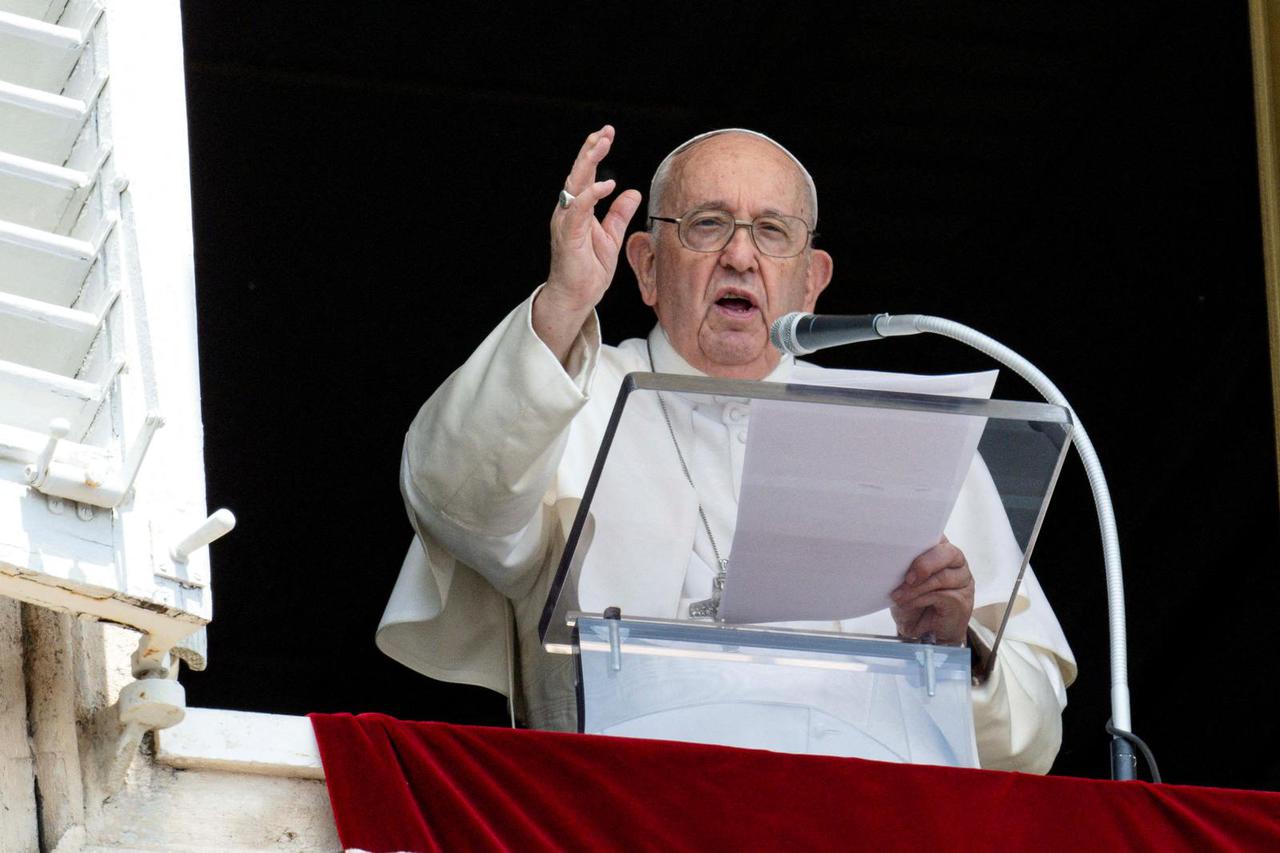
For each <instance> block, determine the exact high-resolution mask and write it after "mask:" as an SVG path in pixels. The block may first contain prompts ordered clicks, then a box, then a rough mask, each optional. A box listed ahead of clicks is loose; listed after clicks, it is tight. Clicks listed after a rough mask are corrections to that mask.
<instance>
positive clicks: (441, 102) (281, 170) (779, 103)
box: [183, 0, 1280, 789]
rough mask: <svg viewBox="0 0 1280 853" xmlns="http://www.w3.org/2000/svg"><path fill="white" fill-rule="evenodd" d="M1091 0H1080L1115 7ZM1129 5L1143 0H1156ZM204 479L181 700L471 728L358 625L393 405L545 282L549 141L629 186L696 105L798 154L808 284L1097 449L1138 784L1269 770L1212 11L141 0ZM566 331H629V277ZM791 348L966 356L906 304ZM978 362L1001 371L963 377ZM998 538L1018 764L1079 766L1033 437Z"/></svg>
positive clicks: (1268, 468)
mask: <svg viewBox="0 0 1280 853" xmlns="http://www.w3.org/2000/svg"><path fill="white" fill-rule="evenodd" d="M1122 6H1123V7H1124V8H1121V7H1122ZM1157 9H1158V11H1157ZM183 17H184V27H185V34H184V38H185V42H186V59H187V90H188V121H189V123H190V139H191V170H192V181H193V186H192V189H193V202H194V217H195V241H196V242H195V244H196V263H197V266H196V269H197V280H198V287H199V309H200V341H201V360H202V363H201V374H202V383H203V394H204V421H205V432H206V456H207V472H208V492H209V499H210V504H211V505H213V506H222V505H226V506H229V507H232V508H233V509H234V510H235V511H236V513H237V515H238V517H239V520H240V524H239V527H238V528H237V530H236V531H235V533H234V534H233V535H231V536H229V537H227V538H226V539H224V540H222V541H221V542H219V544H218V545H217V546H215V550H214V560H215V577H216V582H215V588H216V596H217V597H216V611H215V618H214V621H213V623H212V625H211V626H210V629H209V639H210V658H211V665H210V668H209V670H208V671H207V672H205V673H193V674H190V675H187V676H184V681H185V682H186V684H187V687H188V691H189V699H190V702H191V703H192V704H193V705H205V706H217V707H231V708H242V709H250V710H260V711H276V712H282V713H301V712H306V711H353V712H359V711H368V710H377V711H384V712H387V713H391V714H394V715H397V716H400V717H403V718H407V719H442V720H452V721H463V722H481V723H494V724H500V723H501V722H502V720H503V718H504V706H503V703H502V701H501V700H500V699H499V698H498V697H497V696H496V695H494V694H490V693H488V692H487V691H484V690H480V689H474V688H462V687H457V686H453V685H444V684H439V683H435V682H431V681H429V680H427V679H424V678H422V677H420V676H417V675H415V674H413V673H411V672H410V671H408V670H406V669H404V668H402V667H400V666H399V665H398V664H395V663H393V662H391V661H390V660H388V659H386V658H384V657H383V656H382V655H381V654H380V653H379V652H378V651H377V650H376V649H375V648H374V645H373V631H374V628H375V626H376V624H377V621H378V617H379V615H380V613H381V609H382V606H383V604H384V601H385V597H386V595H387V594H388V592H389V591H390V589H391V585H392V583H393V581H394V578H395V575H396V571H397V569H398V567H399V563H400V560H401V557H402V555H403V552H404V548H405V546H406V545H407V544H408V541H409V538H410V531H409V527H408V524H407V522H406V520H405V518H404V510H403V507H402V505H401V502H400V497H399V493H398V491H397V485H396V474H397V464H398V461H399V453H400V444H401V440H402V437H403V433H404V430H405V427H406V426H407V424H408V422H409V420H410V419H411V418H412V416H413V414H414V412H415V411H416V409H417V407H418V406H419V405H420V404H421V403H422V401H423V400H424V399H425V398H426V397H427V395H428V394H430V392H431V391H432V389H433V388H435V386H436V385H437V384H439V383H440V382H441V381H442V380H443V379H444V377H445V376H447V375H448V373H449V372H450V371H451V370H452V369H453V368H454V367H455V366H456V365H457V364H458V363H460V361H461V360H462V359H463V358H464V357H465V354H466V353H467V352H469V351H470V349H471V348H472V347H474V346H475V344H477V343H478V342H479V341H480V339H481V338H482V337H483V336H484V334H486V332H487V331H488V330H489V328H490V327H491V326H492V325H493V324H495V323H496V322H497V321H498V320H499V319H500V318H501V317H502V316H503V315H504V314H505V313H506V312H507V311H508V310H509V309H510V307H512V306H513V305H514V304H515V303H516V302H517V301H519V300H520V299H522V298H523V297H524V296H525V295H526V294H527V293H528V292H529V291H530V290H531V289H532V288H533V287H534V286H535V285H536V284H538V282H540V281H541V280H542V277H543V276H544V275H545V270H546V262H547V249H546V241H547V237H546V220H547V218H548V216H549V214H550V211H551V206H552V204H553V202H554V197H555V194H556V192H557V191H558V189H559V187H560V186H561V183H562V181H563V177H564V173H565V172H566V171H567V169H568V166H569V164H570V162H571V160H572V157H573V154H574V152H575V151H576V150H577V147H578V145H579V144H580V142H581V138H582V137H583V136H584V135H585V134H586V133H587V132H589V131H590V130H592V129H594V128H595V127H598V126H599V125H600V124H602V123H603V122H605V121H608V122H611V123H613V124H614V125H615V126H616V127H617V129H618V136H617V141H616V144H615V146H614V151H613V153H612V154H611V155H610V157H609V160H608V167H609V173H610V174H611V175H614V176H616V177H617V178H618V179H619V181H620V184H621V185H622V186H623V187H637V188H639V189H641V190H642V191H644V190H647V185H648V179H649V176H650V174H651V172H652V169H653V167H654V166H655V165H656V164H657V162H658V160H659V159H661V157H662V156H663V155H664V154H665V153H666V152H667V151H668V150H669V149H670V148H672V147H673V146H674V145H675V144H676V143H678V142H680V141H682V140H683V139H685V138H687V137H689V136H691V135H693V134H694V133H696V132H699V131H702V130H706V129H710V128H713V127H721V126H730V125H736V126H747V127H752V128H756V129H759V130H761V131H764V132H766V133H769V134H772V135H775V136H776V137H777V138H778V139H779V140H781V141H782V142H783V143H784V144H786V145H787V146H788V147H790V148H791V149H792V150H793V151H794V152H795V153H796V154H797V155H798V156H799V157H800V158H801V159H802V160H804V161H805V163H806V164H807V165H808V167H809V168H810V170H811V171H812V173H813V174H814V176H815V178H816V180H817V183H818V187H819V190H820V194H821V198H822V204H821V207H822V221H821V222H820V223H819V231H820V232H821V236H820V237H819V244H820V245H822V246H824V247H825V248H827V249H828V250H829V251H830V252H831V253H832V254H833V255H834V256H835V259H836V273H835V280H834V283H833V285H832V287H831V288H830V289H829V290H828V291H827V295H826V296H825V297H824V301H823V303H822V305H821V306H820V307H821V308H822V309H823V310H826V311H830V312H848V313H861V312H871V311H891V312H895V313H906V312H920V313H930V314H937V315H942V316H946V317H951V318H953V319H956V320H959V321H961V322H964V323H968V324H970V325H972V326H975V327H977V328H979V329H981V330H983V331H985V332H987V333H989V334H991V335H992V336H994V337H996V338H998V339H1000V340H1002V341H1004V342H1005V343H1007V344H1009V345H1010V346H1012V347H1013V348H1014V349H1016V350H1018V351H1020V352H1022V353H1024V354H1026V355H1027V356H1029V357H1030V358H1032V360H1034V361H1035V362H1037V363H1038V364H1039V365H1040V366H1041V367H1042V368H1043V369H1044V370H1045V371H1046V372H1047V373H1048V374H1049V375H1050V376H1051V377H1053V379H1054V380H1055V381H1056V382H1057V384H1058V385H1059V386H1060V387H1061V388H1062V389H1063V390H1064V391H1065V392H1066V393H1067V395H1068V396H1069V397H1070V398H1071V400H1072V402H1073V404H1074V405H1075V408H1076V409H1077V411H1078V412H1079V413H1080V415H1081V417H1082V418H1083V419H1084V421H1085V422H1086V424H1087V425H1088V426H1089V429H1090V433H1091V435H1092V437H1093V439H1094V442H1095V444H1096V445H1097V447H1098V450H1099V453H1100V455H1101V457H1102V460H1103V463H1104V464H1105V465H1106V470H1107V472H1108V476H1109V478H1110V480H1111V485H1112V490H1113V495H1114V499H1115V503H1116V506H1117V514H1118V518H1119V528H1120V536H1121V543H1122V545H1123V546H1124V553H1125V556H1126V561H1127V563H1126V567H1127V570H1128V575H1127V598H1128V602H1129V619H1130V630H1129V637H1130V644H1131V660H1130V668H1131V680H1132V688H1133V697H1134V699H1133V708H1134V718H1133V719H1134V726H1135V729H1136V730H1137V731H1138V733H1139V734H1141V735H1143V736H1144V737H1146V739H1147V740H1148V741H1149V742H1150V743H1151V745H1152V746H1153V747H1154V749H1155V750H1156V752H1157V755H1158V757H1159V758H1160V760H1161V765H1162V770H1163V771H1164V774H1165V777H1166V779H1167V780H1169V781H1174V782H1181V783H1195V784H1211V785H1225V786H1237V787H1250V788H1268V789H1280V758H1277V756H1278V755H1280V748H1278V747H1280V738H1278V737H1277V732H1276V728H1275V726H1274V725H1273V724H1272V720H1273V719H1274V710H1273V708H1274V706H1273V704H1272V699H1271V698H1270V697H1271V695H1272V692H1271V689H1272V685H1273V683H1274V681H1275V678H1274V672H1275V666H1274V663H1273V662H1272V661H1271V654H1270V648H1271V639H1272V637H1271V634H1272V630H1273V626H1274V623H1275V614H1276V600H1277V594H1278V593H1280V583H1278V582H1277V575H1276V553H1277V547H1276V546H1277V532H1278V527H1277V484H1276V474H1275V455H1274V443H1273V426H1272V420H1271V399H1270V384H1269V375H1268V353H1267V348H1266V318H1265V296H1264V285H1263V278H1262V271H1261V270H1262V265H1261V248H1260V236H1259V234H1260V230H1259V220H1258V216H1259V214H1258V186H1257V169H1256V153H1255V147H1254V146H1255V143H1254V125H1253V112H1252V90H1251V78H1250V58H1249V34H1248V22H1247V14H1246V4H1245V3H1243V2H1237V3H1216V2H1213V3H1210V2H1206V3H1200V4H1186V5H1183V4H1162V5H1161V6H1159V7H1156V8H1154V9H1152V10H1145V11H1144V10H1141V9H1138V8H1134V7H1132V6H1130V4H1115V3H1097V4H1089V3H1085V4H1056V3H1052V4H1051V3H978V2H969V0H966V1H965V2H946V3H942V2H895V3H859V4H854V5H852V6H849V7H845V8H843V10H841V11H834V10H828V9H827V7H826V6H825V5H823V4H810V3H790V4H779V3H746V2H736V3H701V4H673V5H668V4H664V3H660V2H649V3H641V4H632V5H627V6H623V5H618V4H613V3H597V4H593V5H591V6H584V5H579V4H565V5H563V6H561V5H558V4H545V3H544V4H537V5H536V6H535V7H532V8H529V9H524V8H521V7H512V6H507V5H499V4H492V5H482V6H472V7H468V8H467V9H466V10H465V11H464V10H463V9H461V8H452V7H448V6H444V5H442V4H422V5H419V4H410V3H401V4H392V3H366V4H347V5H344V6H335V7H326V6H324V5H323V4H316V3H302V2H292V3H291V2H238V1H237V2H217V3H214V2H195V1H194V0H189V2H187V3H185V4H184V9H183ZM600 313H601V316H602V318H603V322H604V328H605V336H606V339H607V340H612V341H617V340H620V339H622V338H624V337H630V336H634V335H639V334H643V333H645V332H646V331H647V330H648V328H649V326H650V325H651V324H652V322H653V320H652V315H651V314H649V313H648V312H647V309H645V308H644V307H643V306H642V305H641V303H640V302H639V300H638V299H637V298H636V294H635V283H634V279H633V278H632V276H631V274H630V272H629V271H623V272H620V273H619V275H618V278H617V280H616V282H615V284H614V286H613V288H612V289H611V290H610V291H609V293H608V294H607V296H606V298H605V300H604V302H603V304H602V305H601V308H600ZM820 360H821V361H823V362H824V363H828V364H836V365H842V366H857V367H867V368H874V369H890V370H920V371H924V372H946V371H952V370H962V369H971V368H976V367H985V366H988V365H987V363H986V362H985V361H984V360H983V359H982V357H980V356H978V355H976V354H974V353H970V352H967V351H965V350H963V349H962V348H961V347H960V346H959V345H958V344H954V343H951V342H949V341H945V340H942V339H936V338H935V339H930V338H925V337H919V338H912V339H906V340H901V341H897V342H893V343H885V344H880V345H876V346H868V347H858V348H850V349H847V350H844V351H836V352H834V353H832V354H830V355H829V357H827V358H823V359H820ZM997 394H998V395H1002V396H1011V397H1028V398H1029V397H1030V392H1029V390H1028V389H1026V388H1025V387H1024V386H1022V385H1021V384H1020V383H1019V382H1018V381H1017V380H1015V379H1012V378H1009V377H1005V378H1003V379H1002V380H1001V384H1000V386H999V387H998V388H997ZM1036 566H1037V571H1038V573H1039V576H1040V578H1041V581H1042V583H1043V584H1044V586H1045V587H1046V588H1047V589H1048V591H1049V594H1050V597H1051V599H1052V601H1053V603H1054V606H1055V608H1056V610H1057V612H1058V614H1059V616H1060V618H1061V621H1062V623H1063V625H1064V627H1065V629H1066V631H1067V633H1068V636H1069V637H1070V639H1071V642H1072V645H1073V647H1074V649H1075V651H1076V654H1077V656H1078V658H1079V660H1080V666H1081V675H1080V678H1079V680H1078V681H1077V683H1076V684H1075V686H1074V687H1073V688H1072V689H1071V691H1070V706H1069V707H1068V708H1067V710H1066V716H1065V736H1064V742H1063V747H1062V752H1061V755H1060V757H1059V759H1058V762H1057V765H1056V767H1055V772H1058V773H1063V774H1073V775H1084V776H1094V777H1103V776H1106V775H1107V772H1108V767H1107V739H1106V736H1105V735H1104V733H1103V725H1104V724H1105V722H1106V720H1107V716H1108V708H1109V706H1108V701H1109V700H1108V689H1107V687H1108V678H1109V675H1108V660H1107V651H1106V612H1105V596H1104V590H1105V587H1104V583H1103V572H1102V562H1101V555H1100V548H1099V545H1098V537H1097V527H1096V522H1095V519H1094V516H1093V508H1092V503H1091V500H1090V498H1089V494H1088V491H1087V487H1086V485H1085V482H1084V477H1083V473H1082V471H1081V469H1080V466H1079V463H1078V460H1076V459H1074V458H1073V459H1071V460H1070V461H1069V462H1068V465H1067V468H1066V470H1065V473H1064V475H1063V479H1062V481H1061V483H1060V485H1059V489H1058V492H1057V494H1056V496H1055V500H1054V505H1053V507H1052V508H1051V510H1050V513H1049V517H1048V519H1047V521H1046V525H1045V529H1044V531H1043V534H1042V536H1041V540H1040V543H1039V546H1038V548H1037V552H1036Z"/></svg>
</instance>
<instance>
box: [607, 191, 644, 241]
mask: <svg viewBox="0 0 1280 853" xmlns="http://www.w3.org/2000/svg"><path fill="white" fill-rule="evenodd" d="M639 207H640V193H638V192H636V191H635V190H627V191H626V192H624V193H622V194H621V195H619V196H618V197H617V198H615V199H614V200H613V204H611V205H609V212H608V213H606V214H605V217H604V219H603V220H601V222H600V224H601V225H602V226H603V227H604V231H605V233H606V234H608V235H609V239H611V240H613V242H614V245H616V246H621V245H622V238H623V237H624V236H626V233H627V224H628V223H629V222H631V217H633V216H635V213H636V210H637V209H638V208H639Z"/></svg>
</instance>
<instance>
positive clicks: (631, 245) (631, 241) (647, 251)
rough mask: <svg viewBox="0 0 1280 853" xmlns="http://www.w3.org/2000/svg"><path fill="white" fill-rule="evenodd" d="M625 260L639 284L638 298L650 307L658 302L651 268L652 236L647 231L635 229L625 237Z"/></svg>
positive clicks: (656, 287)
mask: <svg viewBox="0 0 1280 853" xmlns="http://www.w3.org/2000/svg"><path fill="white" fill-rule="evenodd" d="M627 262H628V263H630V264H631V269H632V271H633V272H634V273H635V274H636V283H637V284H639V285H640V298H641V299H643V300H644V304H645V305H648V306H649V307H650V308H652V307H653V306H654V305H656V304H657V302H658V285H657V282H656V279H655V276H654V270H653V266H654V254H653V236H652V235H651V234H650V233H649V232H648V231H637V232H635V233H634V234H632V235H631V236H630V237H628V238H627Z"/></svg>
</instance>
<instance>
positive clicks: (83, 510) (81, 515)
mask: <svg viewBox="0 0 1280 853" xmlns="http://www.w3.org/2000/svg"><path fill="white" fill-rule="evenodd" d="M76 518H78V519H80V520H81V521H93V507H92V506H90V505H89V504H82V503H78V504H76Z"/></svg>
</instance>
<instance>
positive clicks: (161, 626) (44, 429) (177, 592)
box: [0, 0, 234, 668]
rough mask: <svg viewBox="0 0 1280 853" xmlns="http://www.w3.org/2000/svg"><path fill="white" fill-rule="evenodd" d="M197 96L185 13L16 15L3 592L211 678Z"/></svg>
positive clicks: (1, 500) (3, 243) (0, 287)
mask: <svg viewBox="0 0 1280 853" xmlns="http://www.w3.org/2000/svg"><path fill="white" fill-rule="evenodd" d="M183 86H184V79H183V65H182V33H181V20H180V17H179V11H178V4H177V2H176V0H164V2H157V0H0V594H3V595H8V596H12V597H15V598H18V599H21V600H23V601H28V602H33V603H36V604H41V605H46V606H50V607H56V608H59V609H63V610H70V611H73V612H76V613H81V614H86V615H88V616H91V617H96V618H99V619H108V620H111V621H114V622H119V623H122V624H126V625H130V626H133V627H135V628H137V629H139V630H140V631H142V632H144V633H146V634H148V635H149V638H148V641H147V643H146V647H145V648H144V649H143V650H142V656H143V658H148V657H149V658H151V661H150V662H151V663H153V664H155V665H157V666H158V665H160V661H161V659H162V658H163V656H164V654H165V653H166V652H167V651H169V650H170V649H173V650H174V651H175V652H177V653H178V655H179V656H181V657H183V658H184V659H185V660H186V661H187V662H188V663H189V664H191V665H192V666H194V667H195V668H203V665H204V655H203V648H202V646H203V636H202V632H201V631H200V629H201V628H202V627H203V626H204V625H205V624H206V623H207V622H208V621H209V619H210V617H211V616H212V599H211V590H210V572H209V557H208V548H206V547H203V545H205V544H207V543H208V541H210V540H211V539H212V538H216V536H218V535H220V534H221V533H225V532H226V531H227V530H229V529H230V526H231V525H232V524H233V523H234V520H233V519H232V518H231V516H230V514H229V513H226V512H225V511H222V512H220V513H218V514H215V516H214V517H212V518H208V520H206V518H207V516H206V507H205V500H204V461H203V435H202V430H201V422H200V392H199V375H198V361H197V353H196V323H195V282H194V271H193V270H194V268H193V261H192V241H191V202H190V185H189V177H188V163H187V141H186V101H185V95H184V88H183ZM145 663H146V662H145V661H144V664H145Z"/></svg>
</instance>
